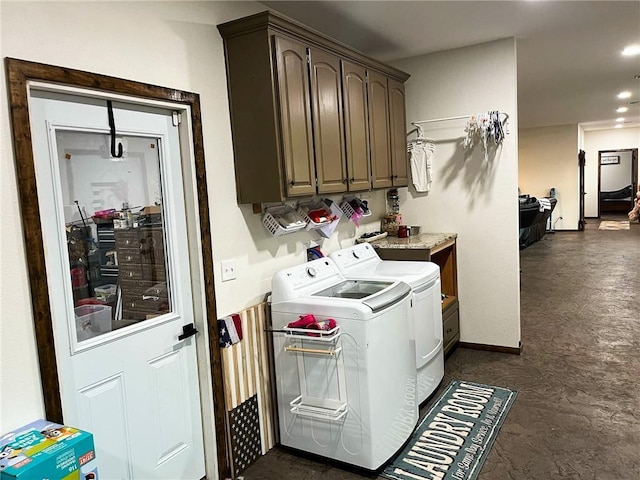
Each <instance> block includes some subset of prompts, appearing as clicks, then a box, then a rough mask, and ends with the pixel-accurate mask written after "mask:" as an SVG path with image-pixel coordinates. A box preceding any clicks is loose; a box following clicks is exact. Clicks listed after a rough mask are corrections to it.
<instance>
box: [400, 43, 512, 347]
mask: <svg viewBox="0 0 640 480" xmlns="http://www.w3.org/2000/svg"><path fill="white" fill-rule="evenodd" d="M394 65H395V66H397V67H398V68H400V69H402V70H405V71H406V72H408V73H410V74H411V78H410V79H409V80H408V81H407V83H406V95H407V123H410V122H412V121H417V120H427V119H433V118H442V117H449V116H459V115H468V114H472V113H475V112H483V111H487V110H500V111H502V112H506V113H508V114H509V116H510V118H509V131H510V133H509V134H508V135H507V137H506V139H505V141H504V143H503V145H502V147H501V148H500V149H498V151H497V154H496V155H495V156H493V155H492V156H490V158H489V160H485V159H484V157H483V154H482V151H481V149H480V148H476V149H475V150H474V151H473V154H471V155H466V154H465V153H464V152H463V151H462V149H461V147H460V143H461V137H462V136H463V135H464V127H465V125H466V121H465V120H453V121H448V122H437V123H430V124H424V125H423V126H424V128H425V134H426V136H428V137H432V138H434V139H435V140H436V152H435V155H434V159H433V177H434V180H433V188H432V190H431V191H430V192H429V193H428V194H424V193H417V192H416V191H415V190H414V189H413V187H410V188H408V189H406V188H405V189H401V192H400V194H401V197H402V200H403V201H402V205H401V211H402V213H403V218H404V219H406V222H407V223H408V224H410V225H416V224H417V225H422V228H423V231H427V232H456V233H458V284H459V285H458V286H459V297H460V340H461V341H463V342H472V343H480V344H488V345H499V346H506V347H518V344H519V341H520V291H519V273H518V272H519V264H520V263H519V262H520V259H519V250H518V202H517V200H516V199H517V195H518V151H517V148H518V147H517V145H518V112H517V102H516V98H517V87H516V45H515V40H514V39H506V40H499V41H496V42H491V43H486V44H481V45H475V46H472V47H467V48H460V49H456V50H449V51H445V52H439V53H435V54H431V55H425V56H421V57H416V58H409V59H405V60H401V61H397V62H394ZM488 86H490V88H488ZM410 128H411V127H410Z"/></svg>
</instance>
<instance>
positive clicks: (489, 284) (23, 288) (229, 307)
mask: <svg viewBox="0 0 640 480" xmlns="http://www.w3.org/2000/svg"><path fill="white" fill-rule="evenodd" d="M0 8H1V19H0V22H1V23H0V28H1V37H0V40H1V43H0V48H1V54H2V57H7V56H9V57H14V58H20V59H24V60H29V61H35V62H41V63H46V64H52V65H60V66H65V67H69V68H74V69H79V70H86V71H90V72H96V73H99V74H105V75H111V76H115V77H120V78H125V79H130V80H134V81H139V82H146V83H151V84H156V85H162V86H167V87H170V88H176V89H181V90H187V91H192V92H197V93H199V94H200V100H201V105H202V121H203V134H204V149H205V157H206V163H207V181H208V190H209V195H210V201H209V204H210V212H211V221H212V228H213V240H212V241H213V251H214V261H215V272H214V273H215V275H216V282H215V289H216V307H217V313H218V315H219V316H222V315H226V314H229V313H231V312H234V311H238V310H241V309H244V308H245V307H248V306H251V305H254V304H256V303H259V302H261V301H263V299H264V296H265V294H266V293H268V292H269V291H270V290H271V277H272V275H273V273H274V272H275V271H277V270H279V269H282V268H286V267H288V266H290V265H293V264H296V263H301V262H303V261H305V250H304V248H305V243H308V242H309V241H311V240H314V239H317V237H316V236H315V235H314V234H312V233H308V232H301V233H296V234H293V235H289V236H283V237H279V238H278V239H275V238H273V237H271V236H270V235H269V234H268V232H267V231H266V230H265V229H264V228H263V226H262V224H261V218H260V216H259V215H255V214H253V213H252V209H251V206H249V205H240V206H239V205H237V203H236V192H235V178H234V169H233V153H232V144H231V127H230V123H229V113H228V100H227V90H226V76H225V67H224V55H223V45H222V40H221V38H220V36H219V34H218V31H217V29H216V25H217V24H219V23H222V22H225V21H228V20H232V19H235V18H239V17H242V16H244V15H248V14H251V13H255V12H257V11H261V10H264V8H263V7H262V6H261V5H259V4H256V3H253V2H164V1H155V2H154V1H150V2H37V3H35V2H1V3H0ZM404 65H406V67H407V69H408V70H409V71H410V72H412V73H413V74H414V75H415V80H414V81H413V83H410V84H409V85H408V92H409V97H408V103H407V105H408V108H409V110H408V112H409V114H410V119H416V118H426V117H432V116H443V115H457V114H460V113H461V112H462V113H470V112H474V111H479V110H486V109H494V108H497V109H500V110H503V111H506V112H508V113H509V114H510V115H511V122H510V125H511V134H510V136H509V137H508V138H507V141H506V142H505V145H504V147H503V149H502V151H501V153H500V154H499V155H498V157H497V159H496V161H495V162H494V163H493V164H492V165H491V167H490V168H485V167H481V165H482V162H481V161H480V160H479V157H478V155H477V154H474V155H473V156H472V157H471V159H467V161H466V162H465V161H463V160H462V157H461V156H460V155H459V152H457V151H456V148H455V144H454V143H448V144H446V145H443V146H442V147H439V148H441V150H440V153H439V154H438V158H439V159H440V160H439V163H438V166H437V167H436V172H435V173H436V175H437V178H438V180H436V190H434V194H433V195H431V196H429V197H418V196H416V195H415V194H414V193H413V192H412V193H408V190H407V189H403V192H404V193H403V195H404V200H405V204H406V215H407V219H409V220H410V222H411V223H414V224H416V223H417V224H422V225H423V226H424V227H425V230H426V231H440V232H445V231H454V232H458V233H459V234H460V237H459V240H460V247H459V272H460V277H459V283H460V296H461V298H462V306H461V314H462V318H463V324H462V339H463V340H464V341H470V342H478V343H486V344H494V345H505V346H512V347H515V346H517V345H518V341H519V339H520V326H519V296H518V288H517V286H518V250H517V228H516V225H517V205H516V202H515V201H513V199H515V196H516V188H517V152H516V145H517V111H516V91H515V48H514V42H513V40H508V41H502V42H495V43H492V44H487V45H484V46H479V47H473V48H470V49H462V50H460V51H453V52H448V53H442V54H438V55H431V56H428V57H424V58H420V59H417V60H415V61H411V60H409V61H405V62H404ZM429 65H432V66H431V67H429ZM409 67H410V68H409ZM461 72H462V73H461ZM452 78H455V79H457V80H456V82H452V81H451V79H452ZM496 79H501V80H500V81H499V82H496ZM0 82H1V83H2V85H6V82H5V74H4V68H3V69H1V71H0ZM486 84H491V85H493V87H494V88H493V89H492V90H490V91H491V92H493V93H492V94H489V95H487V94H486V89H485V88H484V87H483V85H486ZM462 91H464V92H466V93H465V95H460V92H462ZM0 95H1V97H0V99H1V102H0V103H1V104H2V105H4V106H5V107H4V108H3V109H1V110H0V153H1V155H2V162H1V164H0V169H1V170H0V200H1V204H2V209H1V213H0V215H1V222H2V233H1V236H0V248H1V251H0V254H1V257H0V258H2V260H1V264H0V265H1V268H0V329H1V331H0V364H1V365H2V368H1V369H0V395H1V398H0V404H1V405H0V432H4V431H7V430H10V429H12V428H14V427H17V426H20V425H22V424H24V423H27V422H29V421H31V420H33V419H35V418H38V417H42V416H43V415H44V409H43V400H42V392H41V387H40V377H39V371H38V363H37V352H36V347H35V339H34V332H33V322H32V313H31V307H30V295H29V286H28V272H27V268H26V257H27V255H28V252H25V249H24V242H23V240H22V226H21V217H20V210H19V205H18V194H17V185H16V177H15V172H14V166H13V151H12V147H11V133H10V125H9V112H8V108H7V107H6V105H7V98H6V88H2V89H1V92H0ZM434 96H435V97H436V98H439V101H438V102H437V103H436V104H435V105H431V104H430V101H431V100H430V99H431V98H433V97H434ZM414 102H415V103H414ZM462 128H463V125H457V126H456V133H457V134H459V133H460V132H461V130H462ZM432 133H433V132H432ZM433 134H435V133H433ZM457 166H460V171H456V169H455V168H457ZM452 167H455V168H454V169H452ZM436 192H437V193H436ZM367 197H368V199H369V201H370V206H371V207H372V210H373V212H374V215H373V216H372V217H370V219H369V220H368V222H367V223H365V224H364V225H363V226H361V227H359V228H356V227H355V226H354V225H353V224H351V223H349V222H346V221H342V222H341V223H340V226H339V227H338V229H337V231H336V233H335V235H334V236H333V237H332V238H331V239H330V240H327V241H322V242H321V244H322V249H323V251H325V253H328V252H331V251H333V250H336V249H338V248H342V247H346V246H349V245H351V244H353V239H354V238H355V237H357V236H359V235H360V234H361V233H362V232H364V231H371V230H374V229H377V228H379V223H378V219H379V218H380V216H381V215H382V214H383V213H384V212H385V209H386V204H385V193H384V192H374V193H370V194H367ZM409 197H410V198H411V199H412V200H415V206H413V207H409V205H408V202H406V200H408V199H409ZM337 198H339V197H334V199H337ZM230 258H234V259H236V262H237V266H236V271H237V280H234V281H231V282H225V283H221V282H220V280H219V277H220V275H219V272H220V261H221V260H226V259H230ZM7 366H9V367H7Z"/></svg>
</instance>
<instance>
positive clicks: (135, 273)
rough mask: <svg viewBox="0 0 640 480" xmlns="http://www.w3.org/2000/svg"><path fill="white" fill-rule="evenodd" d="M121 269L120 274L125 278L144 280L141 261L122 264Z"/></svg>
mask: <svg viewBox="0 0 640 480" xmlns="http://www.w3.org/2000/svg"><path fill="white" fill-rule="evenodd" d="M119 271H120V273H119V275H118V276H119V277H120V278H121V279H123V280H144V277H143V273H142V265H140V264H139V263H132V264H130V265H127V264H124V265H120V266H119Z"/></svg>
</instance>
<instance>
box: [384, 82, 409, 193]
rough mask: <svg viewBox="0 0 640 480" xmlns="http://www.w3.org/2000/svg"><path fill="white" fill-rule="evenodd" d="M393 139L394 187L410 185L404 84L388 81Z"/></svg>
mask: <svg viewBox="0 0 640 480" xmlns="http://www.w3.org/2000/svg"><path fill="white" fill-rule="evenodd" d="M388 89H389V115H390V117H391V118H390V130H389V133H390V139H391V182H392V183H393V186H394V187H406V186H407V185H408V184H409V169H408V166H409V158H408V155H407V124H406V118H407V113H406V109H405V98H404V83H402V82H398V81H396V80H393V79H391V78H390V79H389V81H388Z"/></svg>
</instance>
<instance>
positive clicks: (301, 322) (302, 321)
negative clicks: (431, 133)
mask: <svg viewBox="0 0 640 480" xmlns="http://www.w3.org/2000/svg"><path fill="white" fill-rule="evenodd" d="M315 321H316V317H314V316H313V315H311V314H307V315H301V316H300V318H299V319H298V320H296V321H295V322H291V323H289V324H288V325H287V327H288V328H307V327H308V325H310V324H312V323H314V322H315Z"/></svg>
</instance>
